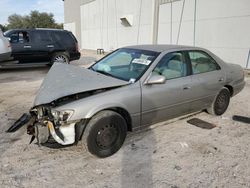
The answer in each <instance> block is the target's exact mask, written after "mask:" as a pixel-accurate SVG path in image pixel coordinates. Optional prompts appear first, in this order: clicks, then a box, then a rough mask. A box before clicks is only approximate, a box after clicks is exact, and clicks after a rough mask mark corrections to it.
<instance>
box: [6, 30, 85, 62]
mask: <svg viewBox="0 0 250 188" xmlns="http://www.w3.org/2000/svg"><path fill="white" fill-rule="evenodd" d="M4 36H5V37H8V38H9V40H10V43H11V47H12V56H13V58H14V60H17V61H18V64H27V63H35V64H52V63H54V62H62V63H69V62H70V61H72V60H76V59H79V58H80V56H81V55H80V53H79V51H78V42H77V40H76V38H75V36H74V35H73V34H72V33H71V32H69V31H66V30H59V29H14V30H9V31H6V32H5V33H4Z"/></svg>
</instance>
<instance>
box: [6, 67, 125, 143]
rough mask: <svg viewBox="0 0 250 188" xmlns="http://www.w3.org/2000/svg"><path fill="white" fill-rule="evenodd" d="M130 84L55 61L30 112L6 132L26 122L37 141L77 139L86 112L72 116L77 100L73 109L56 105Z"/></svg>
mask: <svg viewBox="0 0 250 188" xmlns="http://www.w3.org/2000/svg"><path fill="white" fill-rule="evenodd" d="M62 73H63V74H62ZM65 78H67V79H65ZM127 84H129V83H128V82H126V81H123V80H120V79H116V78H113V77H110V76H106V75H103V74H100V73H97V72H95V71H92V70H88V69H85V68H81V67H77V66H73V65H67V64H63V63H54V65H53V66H52V67H51V69H50V71H49V72H48V74H47V76H46V77H45V79H44V81H43V83H42V85H41V87H40V89H39V90H38V92H37V96H36V99H35V101H34V104H33V107H32V108H31V110H30V112H29V114H24V115H23V116H22V117H21V118H19V119H18V120H17V121H16V122H15V123H14V125H12V126H11V127H10V128H9V129H8V130H7V132H15V131H17V130H18V129H20V128H21V127H23V126H24V125H27V132H28V134H30V135H32V139H31V142H32V141H33V140H34V139H35V138H36V139H37V142H38V144H44V143H47V142H50V141H51V140H54V141H56V142H57V143H59V144H61V145H70V144H74V143H77V142H78V141H79V140H80V139H81V137H82V134H83V132H84V129H85V126H86V124H87V123H88V121H89V120H88V119H86V118H85V114H83V116H82V119H78V120H76V119H74V118H73V114H74V109H78V108H77V104H75V105H76V108H74V107H73V109H67V108H65V109H63V110H60V111H57V110H55V109H57V107H62V106H64V105H66V104H69V103H71V102H75V101H77V100H81V99H83V98H87V97H89V96H93V95H97V94H100V93H103V92H106V91H109V90H112V89H115V88H118V87H121V86H124V85H127ZM83 108H84V107H83ZM61 109H62V108H61ZM71 117H72V118H71Z"/></svg>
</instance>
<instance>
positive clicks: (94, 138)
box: [83, 110, 127, 158]
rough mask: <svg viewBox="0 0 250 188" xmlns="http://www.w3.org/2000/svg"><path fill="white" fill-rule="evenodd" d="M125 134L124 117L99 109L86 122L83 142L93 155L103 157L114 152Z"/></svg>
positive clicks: (121, 142)
mask: <svg viewBox="0 0 250 188" xmlns="http://www.w3.org/2000/svg"><path fill="white" fill-rule="evenodd" d="M126 135H127V124H126V121H125V119H124V118H123V117H122V116H121V115H120V114H118V113H116V112H114V111H109V110H105V111H101V112H99V113H98V114H96V115H95V116H94V117H93V118H92V119H91V120H90V122H89V123H88V125H87V127H86V129H85V131H84V134H83V144H84V145H85V147H86V149H87V150H88V151H89V152H90V153H91V154H93V155H95V156H97V157H100V158H104V157H108V156H111V155H112V154H114V153H116V152H117V151H118V150H119V149H120V148H121V146H122V144H123V142H124V140H125V138H126Z"/></svg>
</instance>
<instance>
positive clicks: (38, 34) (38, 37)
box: [34, 31, 51, 42]
mask: <svg viewBox="0 0 250 188" xmlns="http://www.w3.org/2000/svg"><path fill="white" fill-rule="evenodd" d="M34 35H35V37H34V38H35V41H36V42H40V41H41V42H51V38H50V36H49V34H48V32H47V31H35V32H34Z"/></svg>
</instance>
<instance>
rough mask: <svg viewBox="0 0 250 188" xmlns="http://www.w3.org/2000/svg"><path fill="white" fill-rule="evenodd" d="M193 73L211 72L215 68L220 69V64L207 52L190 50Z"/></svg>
mask: <svg viewBox="0 0 250 188" xmlns="http://www.w3.org/2000/svg"><path fill="white" fill-rule="evenodd" d="M188 54H189V57H190V60H191V64H192V71H193V74H200V73H205V72H210V71H214V70H219V69H220V67H219V65H218V64H217V63H216V62H215V60H214V59H212V58H211V57H210V56H209V55H207V54H206V53H205V52H200V51H192V52H188Z"/></svg>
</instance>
